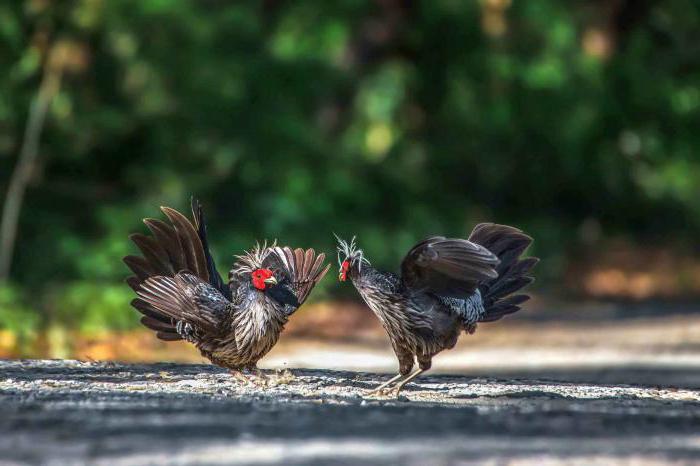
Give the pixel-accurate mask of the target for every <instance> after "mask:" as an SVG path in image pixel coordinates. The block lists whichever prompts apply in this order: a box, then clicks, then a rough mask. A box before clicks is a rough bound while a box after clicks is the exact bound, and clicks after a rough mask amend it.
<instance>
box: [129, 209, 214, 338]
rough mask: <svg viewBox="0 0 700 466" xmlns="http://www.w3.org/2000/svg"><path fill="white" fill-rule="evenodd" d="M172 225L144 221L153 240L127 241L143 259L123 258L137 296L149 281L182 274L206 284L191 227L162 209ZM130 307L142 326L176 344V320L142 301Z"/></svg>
mask: <svg viewBox="0 0 700 466" xmlns="http://www.w3.org/2000/svg"><path fill="white" fill-rule="evenodd" d="M161 210H162V211H163V213H164V214H165V215H166V216H167V217H168V220H170V222H171V225H168V224H167V223H166V222H164V221H162V220H158V219H152V218H147V219H144V221H143V222H144V223H145V224H146V226H147V227H148V229H149V230H150V231H151V234H152V236H146V235H143V234H140V233H135V234H133V235H131V236H130V239H131V240H132V241H133V242H134V244H136V246H137V247H138V248H139V250H140V251H141V254H142V255H143V257H140V256H133V255H130V256H126V257H125V258H124V263H126V265H127V266H128V267H129V268H130V269H131V271H132V272H134V274H135V276H132V277H129V278H128V279H127V283H128V285H129V286H130V287H131V288H132V289H133V290H134V291H136V292H137V293H138V292H139V291H140V290H142V286H143V284H144V282H146V281H147V280H148V279H149V278H150V277H155V276H164V277H172V276H174V275H175V274H176V273H177V272H179V271H181V270H188V271H190V272H192V273H193V274H195V275H196V276H197V277H199V278H201V279H202V280H204V281H208V279H209V272H208V269H207V264H206V259H205V254H204V249H203V247H202V242H201V241H200V239H199V236H198V234H197V231H196V230H195V228H194V227H193V226H192V223H191V222H190V221H189V220H188V219H187V218H186V217H185V216H184V215H182V214H181V213H179V212H177V211H176V210H174V209H171V208H169V207H161ZM131 304H132V306H133V307H134V308H136V309H137V310H138V311H139V312H140V313H142V314H143V315H144V317H142V318H141V323H142V324H143V325H145V326H146V327H148V328H150V329H152V330H155V331H156V332H157V335H158V337H159V338H161V339H164V340H178V339H180V336H179V335H178V334H177V332H176V331H175V318H174V316H172V315H168V313H166V312H164V310H163V309H160V308H156V307H154V306H153V305H152V304H149V303H148V302H146V301H145V300H143V299H140V298H137V299H134V300H133V301H132V303H131Z"/></svg>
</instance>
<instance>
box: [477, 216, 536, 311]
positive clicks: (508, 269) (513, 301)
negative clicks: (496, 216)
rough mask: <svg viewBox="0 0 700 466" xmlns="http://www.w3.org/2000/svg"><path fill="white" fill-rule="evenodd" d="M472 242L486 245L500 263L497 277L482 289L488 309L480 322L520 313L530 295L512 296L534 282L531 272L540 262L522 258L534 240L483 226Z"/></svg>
mask: <svg viewBox="0 0 700 466" xmlns="http://www.w3.org/2000/svg"><path fill="white" fill-rule="evenodd" d="M469 241H471V242H473V243H477V244H480V245H481V246H484V247H485V248H487V249H488V250H489V251H491V252H493V253H494V254H496V255H497V256H498V258H499V259H500V261H501V262H500V264H498V266H497V267H496V271H497V272H498V277H496V278H494V279H493V280H491V281H489V282H486V283H482V284H481V285H480V286H479V292H480V293H481V297H482V299H483V303H484V309H485V313H484V315H483V317H482V318H481V319H480V322H492V321H494V320H498V319H500V318H502V317H503V316H505V315H508V314H512V313H514V312H517V311H519V310H520V305H521V304H523V303H524V302H526V301H527V300H528V299H530V296H528V295H526V294H518V295H512V293H515V292H516V291H518V290H520V289H521V288H523V287H525V286H527V285H529V284H530V283H532V282H533V281H535V279H534V277H533V276H532V275H530V271H531V270H532V268H533V267H534V266H535V265H536V264H537V263H538V262H539V259H538V258H536V257H527V258H520V256H521V255H522V254H523V252H525V250H526V249H527V248H528V246H530V244H532V238H531V237H529V236H528V235H526V234H525V233H523V232H522V231H520V230H518V229H517V228H513V227H510V226H507V225H497V224H494V223H480V224H479V225H477V226H476V227H474V230H473V231H472V234H471V235H470V237H469Z"/></svg>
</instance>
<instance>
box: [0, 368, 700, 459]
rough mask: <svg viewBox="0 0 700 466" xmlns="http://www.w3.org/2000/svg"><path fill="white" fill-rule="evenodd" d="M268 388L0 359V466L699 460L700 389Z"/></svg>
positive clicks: (300, 384)
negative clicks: (391, 391)
mask: <svg viewBox="0 0 700 466" xmlns="http://www.w3.org/2000/svg"><path fill="white" fill-rule="evenodd" d="M267 375H268V378H269V379H270V381H271V385H274V386H269V387H265V388H263V387H259V386H255V385H244V384H242V383H240V382H238V381H236V380H234V379H233V378H232V377H231V376H230V375H229V374H228V373H227V372H225V371H223V370H221V369H219V368H216V367H214V366H210V365H186V364H151V365H120V364H113V363H83V362H78V361H0V465H6V464H49V465H53V464H56V465H67V464H68V465H69V464H105V465H107V464H108V465H120V464H276V463H284V464H292V465H295V464H299V465H302V464H303V465H309V464H311V465H313V464H343V465H345V464H358V463H361V464H415V465H424V464H431V465H432V464H435V465H441V464H445V465H448V464H471V463H482V462H484V461H490V462H492V463H495V464H505V463H509V462H516V463H518V464H543V463H548V464H563V463H567V464H568V463H572V462H573V463H576V462H578V463H581V464H591V463H596V462H597V463H600V464H610V463H614V462H626V463H629V462H633V463H635V464H663V463H668V464H692V463H694V462H696V461H698V462H700V390H698V389H697V388H692V387H684V388H677V387H674V386H671V385H670V384H668V383H666V384H665V383H663V380H660V382H658V383H654V384H653V385H649V384H647V385H644V384H638V385H623V384H621V383H619V380H616V382H615V383H611V382H610V381H609V380H607V379H610V378H609V377H608V378H607V379H606V380H607V381H606V382H599V383H592V382H591V380H593V379H595V378H596V377H595V374H593V373H590V374H586V376H585V377H583V379H582V378H580V377H579V378H578V379H576V377H574V375H575V374H573V375H572V379H575V381H570V382H567V381H566V378H567V377H566V374H565V373H559V374H557V377H556V379H549V380H542V379H536V378H532V377H527V376H524V375H523V376H517V377H515V378H505V377H501V378H490V377H469V376H460V377H451V376H442V375H440V376H430V375H428V376H425V377H422V378H420V379H418V380H417V383H415V384H409V385H408V386H407V390H406V392H405V396H402V397H401V398H399V399H398V400H397V399H381V398H368V397H366V396H365V394H366V392H367V389H369V388H371V387H373V386H376V385H377V384H378V383H379V382H380V381H382V380H385V378H386V377H387V376H386V375H375V374H367V373H354V372H332V371H316V370H313V371H311V370H295V371H293V372H292V373H291V374H287V373H275V372H269V371H268V372H267ZM688 375H689V376H692V377H690V378H688V380H696V375H693V374H688ZM676 378H681V379H682V378H683V377H681V376H679V375H678V374H676ZM618 379H619V378H618ZM662 379H663V374H662ZM582 380H583V381H582Z"/></svg>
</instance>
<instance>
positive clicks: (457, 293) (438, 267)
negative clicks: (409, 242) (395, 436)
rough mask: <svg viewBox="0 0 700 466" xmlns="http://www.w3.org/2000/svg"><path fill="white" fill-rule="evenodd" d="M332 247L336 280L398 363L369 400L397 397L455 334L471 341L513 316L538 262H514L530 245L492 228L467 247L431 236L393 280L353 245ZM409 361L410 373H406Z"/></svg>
mask: <svg viewBox="0 0 700 466" xmlns="http://www.w3.org/2000/svg"><path fill="white" fill-rule="evenodd" d="M338 241H339V247H338V263H339V265H340V275H339V277H338V278H339V279H340V281H345V280H346V279H347V278H348V277H349V278H350V280H352V283H353V285H354V286H355V288H356V289H357V291H358V292H359V293H360V295H361V296H362V298H363V299H364V300H365V302H366V303H367V305H368V306H369V307H370V308H371V309H372V311H373V312H374V313H375V314H376V315H377V317H378V318H379V320H380V321H381V323H382V326H383V327H384V330H386V332H387V334H388V335H389V338H390V340H391V344H392V347H393V349H394V352H395V353H396V357H397V358H398V360H399V374H398V375H397V376H396V377H394V378H392V379H391V380H389V381H387V382H386V383H383V384H381V385H380V386H379V387H377V388H376V389H375V390H373V391H372V392H371V394H386V393H387V392H391V391H393V392H394V395H395V396H398V394H399V392H400V391H401V389H402V388H403V387H404V386H405V385H406V384H407V383H408V382H410V381H411V380H413V379H415V378H416V377H418V376H419V375H420V374H422V373H423V372H425V371H427V370H428V369H430V366H431V363H432V358H433V356H435V355H436V354H438V353H439V352H441V351H442V350H444V349H450V348H452V347H454V345H455V344H456V343H457V338H458V337H459V335H460V334H461V332H462V330H465V331H467V332H468V333H474V331H475V330H476V325H477V323H479V322H492V321H494V320H498V319H500V318H501V317H503V316H505V315H507V314H512V313H514V312H517V311H518V310H520V305H521V304H522V303H524V302H525V301H527V300H528V299H529V298H530V297H529V296H528V295H525V294H515V295H514V294H513V293H515V292H516V291H518V290H520V289H521V288H523V287H524V286H526V285H528V284H530V283H532V282H533V281H534V278H533V277H532V276H530V275H529V272H530V270H531V269H532V268H533V267H534V266H535V264H537V262H538V260H539V259H537V258H535V257H528V258H521V257H520V256H521V254H522V253H523V252H524V251H525V249H527V247H528V246H529V245H530V244H531V243H532V238H530V237H529V236H527V235H525V234H524V233H523V232H522V231H520V230H518V229H516V228H513V227H509V226H506V225H496V224H493V223H481V224H479V225H477V226H476V227H475V228H474V230H473V231H472V233H471V235H470V236H469V240H464V239H452V238H444V237H442V236H434V237H431V238H428V239H426V240H424V241H421V242H420V243H418V244H416V245H415V246H414V247H413V248H412V249H411V250H410V251H409V252H408V254H407V255H406V257H405V258H404V259H403V262H402V263H401V275H400V276H398V275H396V274H393V273H387V272H380V271H378V270H376V269H374V268H373V267H372V266H371V265H370V263H369V261H368V260H367V259H366V258H365V256H364V253H363V252H362V250H361V249H359V248H357V245H356V244H355V238H353V239H352V241H351V242H350V243H347V242H345V241H343V240H341V239H340V238H338ZM341 257H342V258H341ZM414 360H417V361H418V369H417V370H416V371H415V372H413V373H411V370H412V369H413V366H414ZM392 383H396V384H395V386H393V387H390V388H387V387H389V386H390V385H391V384H392Z"/></svg>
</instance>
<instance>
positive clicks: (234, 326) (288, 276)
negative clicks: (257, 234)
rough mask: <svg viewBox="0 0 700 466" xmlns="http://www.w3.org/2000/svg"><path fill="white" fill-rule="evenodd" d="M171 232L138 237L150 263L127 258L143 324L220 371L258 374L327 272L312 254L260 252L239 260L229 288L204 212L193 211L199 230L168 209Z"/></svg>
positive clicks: (155, 224)
mask: <svg viewBox="0 0 700 466" xmlns="http://www.w3.org/2000/svg"><path fill="white" fill-rule="evenodd" d="M162 210H163V212H164V213H165V214H166V216H167V217H168V219H169V220H170V223H171V224H170V225H169V224H167V223H166V222H163V221H161V220H156V219H145V220H144V223H145V224H146V226H147V227H148V228H149V230H150V231H151V233H152V234H153V236H145V235H141V234H134V235H132V236H131V239H132V240H133V241H134V243H136V245H137V246H138V247H139V249H140V250H141V252H142V253H143V257H138V256H127V257H125V258H124V262H126V264H127V265H128V266H129V268H130V269H131V270H132V271H133V272H134V274H135V275H134V276H132V277H130V278H129V279H128V280H127V281H128V283H129V285H130V286H131V288H132V289H133V290H134V291H136V294H137V295H138V296H139V297H138V298H136V299H134V300H133V301H132V305H133V306H134V307H135V308H136V309H137V310H138V311H139V312H141V313H142V314H143V315H144V316H143V317H142V318H141V322H142V323H143V324H144V325H145V326H146V327H148V328H150V329H152V330H154V331H156V335H157V336H158V338H160V339H161V340H166V341H174V340H186V341H188V342H190V343H192V344H194V345H195V346H196V347H197V348H198V349H199V350H200V352H201V353H202V355H203V356H205V357H207V358H208V359H209V360H211V361H212V362H213V363H214V364H217V365H219V366H222V367H225V368H228V369H230V370H232V371H240V370H243V369H253V368H255V366H256V363H257V362H258V360H259V359H260V358H262V357H263V356H264V355H265V354H267V352H268V351H270V349H272V347H273V346H274V345H275V343H276V342H277V339H278V338H279V335H280V333H281V331H282V329H283V328H284V325H285V323H286V322H287V319H288V318H289V316H290V315H291V314H292V313H293V312H294V311H295V310H296V309H297V308H298V307H299V306H300V305H301V304H302V303H303V302H304V300H305V299H306V298H307V296H308V295H309V293H310V292H311V290H312V289H313V287H314V286H315V285H316V283H318V282H319V281H320V280H321V279H322V278H323V276H324V275H325V273H326V272H327V271H328V267H329V266H326V267H325V268H324V267H323V261H324V257H325V256H324V255H323V254H319V255H318V256H316V254H315V252H314V251H313V249H308V250H306V251H303V250H301V249H297V250H295V251H292V250H291V249H290V248H288V247H276V246H272V247H266V246H263V247H256V248H255V249H254V250H252V251H250V252H247V253H245V254H244V255H242V256H238V261H237V262H236V263H235V264H234V266H233V268H232V269H231V271H230V273H229V283H228V284H225V283H224V282H223V280H222V279H221V276H220V275H219V273H218V272H217V270H216V266H215V264H214V260H213V258H212V256H211V253H210V251H209V245H208V241H207V233H206V227H205V225H204V218H203V214H202V210H201V207H200V206H199V204H198V203H197V202H196V201H193V203H192V212H193V215H194V225H193V224H192V223H191V222H190V221H189V220H188V219H187V218H186V217H185V216H184V215H182V214H180V213H179V212H177V211H176V210H173V209H170V208H168V207H163V208H162Z"/></svg>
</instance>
